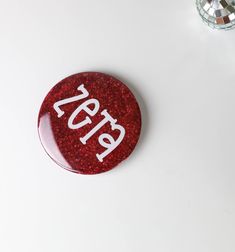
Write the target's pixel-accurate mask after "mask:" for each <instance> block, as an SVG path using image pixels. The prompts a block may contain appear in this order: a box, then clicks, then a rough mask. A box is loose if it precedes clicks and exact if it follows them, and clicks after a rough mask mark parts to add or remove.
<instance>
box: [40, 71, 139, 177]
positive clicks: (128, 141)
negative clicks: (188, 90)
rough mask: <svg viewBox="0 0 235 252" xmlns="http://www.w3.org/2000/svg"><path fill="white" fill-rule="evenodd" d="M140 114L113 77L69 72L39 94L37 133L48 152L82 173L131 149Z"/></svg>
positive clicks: (129, 94)
mask: <svg viewBox="0 0 235 252" xmlns="http://www.w3.org/2000/svg"><path fill="white" fill-rule="evenodd" d="M140 131H141V113H140V109H139V106H138V103H137V101H136V99H135V97H134V95H133V94H132V92H131V91H130V90H129V89H128V88H127V86H126V85H124V84H123V83H122V82H121V81H119V80H117V79H116V78H114V77H112V76H109V75H106V74H103V73H97V72H87V73H79V74H75V75H72V76H70V77H68V78H66V79H64V80H62V81H61V82H59V83H58V84H57V85H56V86H54V87H53V88H52V89H51V91H50V92H49V93H48V95H47V96H46V98H45V99H44V101H43V103H42V106H41V109H40V112H39V117H38V132H39V137H40V140H41V143H42V145H43V147H44V149H45V150H46V152H47V153H48V155H49V156H50V157H51V158H52V159H53V160H54V161H55V162H56V163H57V164H58V165H60V166H61V167H63V168H65V169H67V170H70V171H73V172H76V173H82V174H97V173H101V172H105V171H108V170H110V169H112V168H114V167H115V166H116V165H118V164H119V163H120V162H122V161H123V160H124V159H126V158H127V157H128V156H129V155H130V154H131V152H132V151H133V150H134V148H135V146H136V144H137V142H138V139H139V136H140Z"/></svg>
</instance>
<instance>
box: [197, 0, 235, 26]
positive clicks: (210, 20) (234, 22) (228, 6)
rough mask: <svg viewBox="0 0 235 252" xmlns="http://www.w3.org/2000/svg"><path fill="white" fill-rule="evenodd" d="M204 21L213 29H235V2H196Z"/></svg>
mask: <svg viewBox="0 0 235 252" xmlns="http://www.w3.org/2000/svg"><path fill="white" fill-rule="evenodd" d="M196 5H197V9H198V12H199V14H200V16H201V17H202V20H203V21H204V22H205V23H206V24H207V25H209V26H210V27H212V28H215V29H224V30H229V29H232V28H234V27H235V0H196Z"/></svg>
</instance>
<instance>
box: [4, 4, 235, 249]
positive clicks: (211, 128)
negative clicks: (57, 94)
mask: <svg viewBox="0 0 235 252" xmlns="http://www.w3.org/2000/svg"><path fill="white" fill-rule="evenodd" d="M0 34H1V35H0V36H1V38H0V67H1V70H0V73H1V74H0V87H1V91H0V115H1V122H0V251H2V252H15V251H18V252H31V251H34V252H41V251H43V252H52V251H53V252H54V251H56V252H75V251H76V252H78V251H81V252H110V251H112V252H143V251H148V252H156V251H158V252H189V251H190V252H199V251H200V252H221V251H223V252H234V251H235V197H234V195H235V183H234V178H235V169H234V168H235V156H234V151H235V132H234V128H235V114H234V106H235V99H234V96H235V83H234V63H235V59H234V53H235V52H234V49H235V31H230V32H218V31H213V30H210V29H209V28H207V27H206V26H205V25H204V24H203V23H202V22H201V20H200V18H199V16H198V14H197V12H196V10H195V4H194V1H189V0H181V1H160V0H159V1H158V0H146V1H144V0H142V1H138V0H119V1H111V0H84V1H82V0H63V1H62V0H60V1H56V0H41V1H32V0H22V1H18V0H5V1H4V0H0ZM82 71H102V72H106V73H109V74H113V75H115V76H117V77H119V78H120V79H121V80H123V81H125V82H126V83H127V84H128V85H129V86H130V88H131V89H132V90H134V93H135V94H136V95H137V98H138V100H139V102H140V104H141V108H142V112H143V119H144V125H143V133H142V137H141V141H140V143H139V145H138V147H137V149H136V151H135V152H134V153H133V155H132V156H131V158H130V159H129V160H128V161H126V162H124V163H123V164H122V165H121V166H119V167H118V168H116V169H114V170H113V171H111V172H108V173H105V174H101V175H98V176H81V175H76V174H73V173H70V172H67V171H65V170H63V169H61V168H59V167H57V165H56V164H54V163H53V161H51V160H50V159H49V158H48V157H47V155H46V154H45V153H44V150H43V149H42V147H41V145H40V143H39V140H38V136H37V128H36V124H37V113H38V110H39V107H40V105H41V102H42V100H43V98H44V96H45V95H46V94H47V92H48V91H49V90H50V88H51V87H52V86H53V85H54V84H56V83H57V82H58V81H60V80H61V79H63V78H64V77H66V76H68V75H71V74H74V73H77V72H82Z"/></svg>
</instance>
